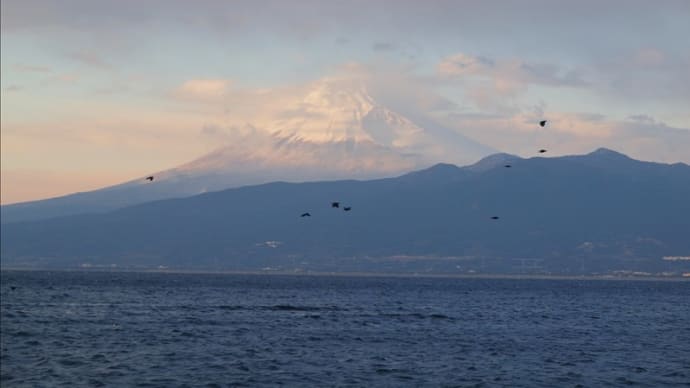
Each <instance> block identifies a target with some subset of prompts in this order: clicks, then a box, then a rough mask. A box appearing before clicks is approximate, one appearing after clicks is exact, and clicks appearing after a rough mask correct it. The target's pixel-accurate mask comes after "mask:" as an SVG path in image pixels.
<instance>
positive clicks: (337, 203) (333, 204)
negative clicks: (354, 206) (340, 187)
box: [331, 202, 340, 207]
mask: <svg viewBox="0 0 690 388" xmlns="http://www.w3.org/2000/svg"><path fill="white" fill-rule="evenodd" d="M331 207H340V202H331Z"/></svg>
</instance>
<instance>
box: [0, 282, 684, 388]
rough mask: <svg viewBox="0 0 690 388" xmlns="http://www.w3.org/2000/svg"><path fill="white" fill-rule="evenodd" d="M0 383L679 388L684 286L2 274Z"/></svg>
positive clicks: (8, 384)
mask: <svg viewBox="0 0 690 388" xmlns="http://www.w3.org/2000/svg"><path fill="white" fill-rule="evenodd" d="M0 289H1V298H2V299H1V306H2V309H1V321H0V323H1V342H2V344H1V345H2V354H1V359H0V372H1V376H0V385H1V386H2V387H80V386H85V387H100V386H118V387H119V386H123V387H226V386H246V387H275V386H296V387H311V386H315V387H330V386H351V387H372V386H376V387H379V386H380V387H404V386H415V387H423V386H429V387H456V386H457V387H561V386H563V387H577V386H583V387H594V386H612V387H615V386H629V385H637V386H649V387H665V386H685V387H688V386H690V282H688V281H652V280H599V279H594V280H592V279H590V280H586V279H533V278H525V279H519V278H493V279H492V278H450V277H420V276H417V277H415V276H335V275H269V274H265V275H264V274H199V273H197V274H194V273H152V272H88V271H14V270H4V271H2V272H1V283H0Z"/></svg>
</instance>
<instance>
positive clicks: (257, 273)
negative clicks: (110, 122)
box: [0, 267, 690, 282]
mask: <svg viewBox="0 0 690 388" xmlns="http://www.w3.org/2000/svg"><path fill="white" fill-rule="evenodd" d="M0 271H1V272H12V271H15V272H34V271H35V272H41V271H44V272H85V273H88V272H97V273H104V272H105V273H157V274H188V275H253V276H261V275H267V276H314V277H328V276H331V277H382V278H429V279H433V278H446V279H511V280H614V281H681V282H682V281H690V277H683V276H614V275H584V276H578V275H537V274H535V275H529V274H452V273H409V272H404V273H403V272H321V271H260V270H258V271H257V270H255V271H250V270H247V271H241V270H220V271H214V270H193V269H158V268H152V269H135V268H127V269H125V268H122V269H117V268H26V267H5V268H0Z"/></svg>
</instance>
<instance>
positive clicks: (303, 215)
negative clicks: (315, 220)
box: [300, 213, 311, 217]
mask: <svg viewBox="0 0 690 388" xmlns="http://www.w3.org/2000/svg"><path fill="white" fill-rule="evenodd" d="M300 217H311V214H309V213H302V215H301V216H300Z"/></svg>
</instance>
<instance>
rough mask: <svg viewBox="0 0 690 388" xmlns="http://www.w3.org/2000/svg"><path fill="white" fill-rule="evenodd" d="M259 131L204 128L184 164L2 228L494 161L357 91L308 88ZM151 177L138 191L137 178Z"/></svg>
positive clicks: (32, 211)
mask: <svg viewBox="0 0 690 388" xmlns="http://www.w3.org/2000/svg"><path fill="white" fill-rule="evenodd" d="M296 101H297V103H295V105H294V106H293V105H288V106H285V107H284V111H283V112H281V113H280V114H278V115H277V117H276V118H275V120H273V121H271V122H268V123H264V125H265V126H266V128H268V129H260V128H256V127H253V126H251V125H247V126H246V127H244V128H234V129H233V130H229V129H223V128H207V129H206V132H208V134H209V136H212V137H213V139H214V140H217V141H218V142H219V144H225V145H223V146H221V147H219V148H218V149H216V150H215V151H213V152H211V153H209V154H207V155H204V156H202V157H200V158H198V159H196V160H194V161H192V162H190V163H186V164H183V165H181V166H178V167H175V168H172V169H169V170H165V171H160V172H157V173H152V172H150V171H145V172H142V176H141V177H140V178H137V179H134V180H132V181H129V182H125V183H123V184H119V185H115V186H111V187H106V188H104V189H99V190H94V191H90V192H84V193H76V194H71V195H66V196H62V197H58V198H51V199H46V200H39V201H31V202H25V203H17V204H11V205H5V206H2V207H0V214H1V217H0V219H1V220H2V222H3V223H7V222H15V221H27V220H38V219H44V218H49V217H57V216H66V215H72V214H88V213H99V212H106V211H110V210H114V209H119V208H123V207H126V206H131V205H136V204H139V203H144V202H148V201H153V200H159V199H168V198H182V197H187V196H191V195H196V194H200V193H205V192H211V191H217V190H223V189H227V188H233V187H240V186H247V185H256V184H261V183H268V182H273V181H278V180H280V181H287V182H305V181H315V180H334V179H374V178H383V177H390V176H395V175H398V174H402V173H405V172H409V171H413V170H415V169H419V168H425V167H429V166H431V165H433V164H434V163H436V162H438V161H444V162H450V163H459V164H467V163H472V162H474V161H476V160H479V159H480V158H482V157H484V156H487V155H489V154H491V153H494V152H495V150H493V149H492V148H490V147H487V146H485V145H482V144H480V143H478V142H476V141H474V140H472V139H470V138H468V137H465V136H463V135H462V134H460V133H458V132H456V131H453V130H451V129H448V128H445V127H443V126H442V125H440V124H438V123H436V122H435V121H433V120H431V119H430V118H428V117H422V116H418V115H403V114H402V113H399V112H395V111H394V110H392V109H389V108H387V107H385V106H383V105H381V104H380V103H379V102H377V101H375V100H374V98H373V97H372V96H371V95H370V94H369V93H368V92H367V90H366V88H365V87H364V86H363V85H360V86H350V87H344V86H343V85H341V84H338V83H337V82H335V81H329V80H323V81H319V82H315V83H314V84H313V85H311V87H310V88H309V89H308V90H307V92H306V94H305V95H304V96H303V97H302V98H299V99H297V100H296ZM148 175H153V176H154V178H155V179H154V181H153V182H148V181H146V180H145V179H144V177H145V176H148Z"/></svg>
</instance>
